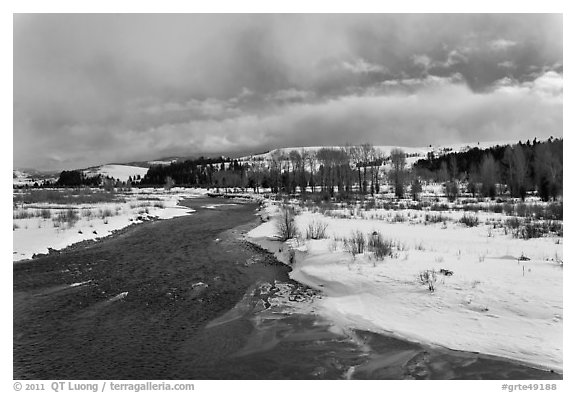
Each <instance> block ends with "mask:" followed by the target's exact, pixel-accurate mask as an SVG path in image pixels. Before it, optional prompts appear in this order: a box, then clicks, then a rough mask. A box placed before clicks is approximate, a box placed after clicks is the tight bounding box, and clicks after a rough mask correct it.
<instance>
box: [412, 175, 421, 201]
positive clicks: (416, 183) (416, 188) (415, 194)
mask: <svg viewBox="0 0 576 393" xmlns="http://www.w3.org/2000/svg"><path fill="white" fill-rule="evenodd" d="M421 193H422V183H420V180H419V179H418V177H416V176H413V177H412V183H411V184H410V195H412V200H414V201H417V200H418V199H420V194H421Z"/></svg>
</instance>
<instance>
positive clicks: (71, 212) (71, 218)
mask: <svg viewBox="0 0 576 393" xmlns="http://www.w3.org/2000/svg"><path fill="white" fill-rule="evenodd" d="M79 219H80V217H79V216H78V212H77V211H76V210H75V209H66V210H64V211H61V212H58V214H56V216H55V217H54V218H52V221H54V222H55V223H58V226H60V224H62V223H66V224H68V226H69V227H73V226H74V224H76V222H77V221H78V220H79ZM55 226H56V225H55Z"/></svg>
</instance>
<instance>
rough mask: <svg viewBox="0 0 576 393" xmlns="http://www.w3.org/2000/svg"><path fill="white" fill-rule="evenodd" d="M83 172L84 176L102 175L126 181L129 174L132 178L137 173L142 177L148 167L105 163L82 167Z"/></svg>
mask: <svg viewBox="0 0 576 393" xmlns="http://www.w3.org/2000/svg"><path fill="white" fill-rule="evenodd" d="M83 172H84V174H85V175H86V176H96V175H102V176H110V177H112V178H114V179H119V180H120V181H127V180H128V178H129V177H130V176H131V177H132V178H134V177H136V176H138V175H140V177H143V176H144V175H145V174H146V172H148V168H143V167H139V166H132V165H122V164H107V165H101V166H97V167H92V168H88V169H84V170H83Z"/></svg>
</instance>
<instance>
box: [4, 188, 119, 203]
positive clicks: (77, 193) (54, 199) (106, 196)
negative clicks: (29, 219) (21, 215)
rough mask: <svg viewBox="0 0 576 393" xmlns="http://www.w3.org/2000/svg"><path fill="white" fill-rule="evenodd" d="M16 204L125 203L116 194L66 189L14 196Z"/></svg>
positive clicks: (86, 189)
mask: <svg viewBox="0 0 576 393" xmlns="http://www.w3.org/2000/svg"><path fill="white" fill-rule="evenodd" d="M13 200H14V202H16V203H27V204H30V203H55V204H82V203H100V202H124V199H123V198H120V197H119V196H118V195H117V194H116V193H114V192H102V191H98V190H93V189H91V188H78V189H64V190H46V189H39V190H29V191H27V192H24V193H18V194H14V197H13Z"/></svg>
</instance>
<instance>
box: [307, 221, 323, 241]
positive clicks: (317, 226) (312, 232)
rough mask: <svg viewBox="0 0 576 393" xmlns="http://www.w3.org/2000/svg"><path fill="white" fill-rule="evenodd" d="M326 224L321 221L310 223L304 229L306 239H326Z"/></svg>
mask: <svg viewBox="0 0 576 393" xmlns="http://www.w3.org/2000/svg"><path fill="white" fill-rule="evenodd" d="M327 228H328V224H327V223H325V222H323V221H312V222H311V223H309V224H308V228H306V239H314V240H318V239H326V229H327Z"/></svg>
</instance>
